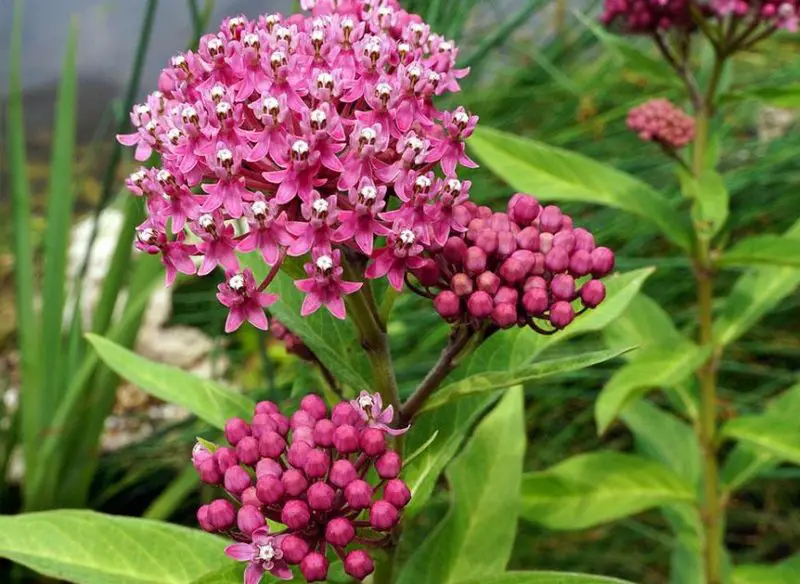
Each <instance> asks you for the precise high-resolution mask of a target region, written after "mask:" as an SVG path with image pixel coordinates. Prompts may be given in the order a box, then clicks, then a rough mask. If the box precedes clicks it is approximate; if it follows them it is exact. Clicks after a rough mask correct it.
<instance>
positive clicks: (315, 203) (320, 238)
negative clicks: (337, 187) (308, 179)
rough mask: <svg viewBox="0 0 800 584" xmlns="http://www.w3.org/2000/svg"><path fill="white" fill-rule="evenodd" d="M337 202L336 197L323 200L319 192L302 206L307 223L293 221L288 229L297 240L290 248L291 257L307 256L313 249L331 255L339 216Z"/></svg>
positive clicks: (312, 195)
mask: <svg viewBox="0 0 800 584" xmlns="http://www.w3.org/2000/svg"><path fill="white" fill-rule="evenodd" d="M336 202H337V198H336V195H331V196H330V197H328V198H327V199H323V198H322V197H320V196H319V193H318V192H317V191H313V192H312V193H311V201H310V202H309V203H303V204H302V206H301V208H302V213H303V218H304V219H305V221H291V222H290V223H289V224H288V225H287V227H286V228H287V230H288V231H289V233H291V234H292V235H293V236H295V238H296V239H295V240H294V242H292V244H291V246H289V250H288V253H289V255H290V256H301V255H305V254H306V253H308V252H309V251H310V250H311V249H314V250H315V251H317V252H319V253H326V254H329V253H330V250H331V237H332V236H333V226H334V225H335V224H336V222H337V216H338V211H337V210H336Z"/></svg>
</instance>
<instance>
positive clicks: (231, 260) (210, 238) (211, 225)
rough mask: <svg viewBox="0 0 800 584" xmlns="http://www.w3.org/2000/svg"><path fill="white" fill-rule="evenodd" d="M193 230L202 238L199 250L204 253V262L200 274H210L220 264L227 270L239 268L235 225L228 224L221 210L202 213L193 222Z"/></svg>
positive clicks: (233, 270) (232, 270) (198, 245)
mask: <svg viewBox="0 0 800 584" xmlns="http://www.w3.org/2000/svg"><path fill="white" fill-rule="evenodd" d="M192 230H193V231H194V232H195V234H196V235H197V236H198V237H199V238H200V239H202V241H201V242H200V243H199V244H197V250H198V251H199V252H200V253H201V254H202V255H203V263H202V265H201V266H200V269H199V270H198V271H197V275H198V276H205V275H206V274H210V273H211V270H213V269H214V268H215V267H216V266H218V265H219V266H222V267H223V268H224V269H225V271H226V272H235V271H237V270H238V269H239V260H237V259H236V240H235V239H234V235H235V231H234V229H233V225H227V224H226V223H225V222H224V221H223V219H222V215H221V214H220V213H219V212H215V213H213V214H209V213H205V214H203V215H200V217H198V218H197V221H195V222H194V223H192Z"/></svg>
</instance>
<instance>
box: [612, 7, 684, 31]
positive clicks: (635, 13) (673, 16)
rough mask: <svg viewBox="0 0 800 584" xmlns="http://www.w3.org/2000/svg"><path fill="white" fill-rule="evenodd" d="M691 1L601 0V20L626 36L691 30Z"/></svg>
mask: <svg viewBox="0 0 800 584" xmlns="http://www.w3.org/2000/svg"><path fill="white" fill-rule="evenodd" d="M691 3H692V0H605V4H604V5H603V14H602V16H601V21H602V22H603V24H605V25H606V26H608V27H614V28H618V29H620V30H621V31H622V32H625V33H627V34H650V33H653V32H656V31H659V30H668V29H672V28H680V29H693V28H694V22H693V21H692V14H691V11H690V6H691Z"/></svg>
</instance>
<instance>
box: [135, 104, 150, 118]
mask: <svg viewBox="0 0 800 584" xmlns="http://www.w3.org/2000/svg"><path fill="white" fill-rule="evenodd" d="M136 114H137V115H139V116H149V115H150V108H149V107H148V106H146V105H137V106H136Z"/></svg>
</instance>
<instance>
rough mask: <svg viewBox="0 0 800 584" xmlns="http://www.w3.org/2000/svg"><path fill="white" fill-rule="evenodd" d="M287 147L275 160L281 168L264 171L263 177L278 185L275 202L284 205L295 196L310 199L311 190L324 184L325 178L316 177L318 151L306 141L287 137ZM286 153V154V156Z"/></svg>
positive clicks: (305, 199) (304, 199)
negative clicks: (286, 150)
mask: <svg viewBox="0 0 800 584" xmlns="http://www.w3.org/2000/svg"><path fill="white" fill-rule="evenodd" d="M289 144H290V146H289V148H288V152H287V153H286V154H285V153H284V152H281V153H280V155H279V156H278V157H276V158H275V162H276V163H277V164H278V166H280V167H282V168H283V170H277V171H273V172H265V173H264V178H266V179H267V180H268V181H269V182H271V183H273V184H277V185H279V187H278V192H277V193H276V194H275V202H276V203H278V204H280V205H285V204H286V203H288V202H289V201H291V200H292V199H294V198H295V197H298V196H299V197H300V199H301V200H303V201H308V200H310V199H311V191H313V190H314V189H315V188H316V187H318V186H322V185H324V184H325V179H320V178H316V174H317V170H318V169H319V152H314V151H312V150H311V148H310V146H309V144H308V142H307V141H305V140H302V139H299V138H297V139H295V138H293V137H291V136H290V137H289ZM287 154H288V156H287Z"/></svg>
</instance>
